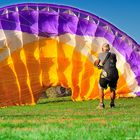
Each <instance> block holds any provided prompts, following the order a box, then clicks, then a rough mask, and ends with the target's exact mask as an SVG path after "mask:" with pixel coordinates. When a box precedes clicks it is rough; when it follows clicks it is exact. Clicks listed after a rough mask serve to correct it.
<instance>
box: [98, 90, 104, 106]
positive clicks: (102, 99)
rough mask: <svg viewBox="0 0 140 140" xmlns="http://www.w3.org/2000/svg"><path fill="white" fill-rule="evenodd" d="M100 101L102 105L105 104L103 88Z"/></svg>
mask: <svg viewBox="0 0 140 140" xmlns="http://www.w3.org/2000/svg"><path fill="white" fill-rule="evenodd" d="M99 100H100V103H102V104H104V89H103V88H101V90H100V93H99Z"/></svg>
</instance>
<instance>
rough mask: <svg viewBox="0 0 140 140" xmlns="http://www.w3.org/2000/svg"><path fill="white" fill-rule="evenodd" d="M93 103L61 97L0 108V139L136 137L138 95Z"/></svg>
mask: <svg viewBox="0 0 140 140" xmlns="http://www.w3.org/2000/svg"><path fill="white" fill-rule="evenodd" d="M97 104H98V101H97V100H94V101H83V102H72V101H71V100H70V97H65V98H64V97H63V98H55V99H43V100H40V101H39V103H38V104H37V105H36V106H22V107H21V106H16V107H8V108H3V109H0V140H140V98H128V99H126V98H122V99H117V100H116V108H113V109H110V108H109V100H106V101H105V104H106V108H105V109H104V110H97V109H96V106H97Z"/></svg>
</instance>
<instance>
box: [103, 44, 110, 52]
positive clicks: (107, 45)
mask: <svg viewBox="0 0 140 140" xmlns="http://www.w3.org/2000/svg"><path fill="white" fill-rule="evenodd" d="M102 51H103V52H109V51H110V46H109V44H104V45H103V47H102Z"/></svg>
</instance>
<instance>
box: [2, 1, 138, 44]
mask: <svg viewBox="0 0 140 140" xmlns="http://www.w3.org/2000/svg"><path fill="white" fill-rule="evenodd" d="M27 2H28V3H33V2H36V3H51V4H58V5H66V6H72V7H75V8H78V9H81V10H84V11H88V12H90V13H93V14H95V15H97V16H98V17H101V18H103V19H105V20H106V21H108V22H110V23H112V24H113V25H115V26H116V27H117V28H119V29H120V30H122V31H123V32H125V33H126V34H127V35H129V36H130V37H132V38H133V39H134V40H135V41H136V42H137V43H138V44H140V0H0V7H4V6H7V5H12V4H16V3H27Z"/></svg>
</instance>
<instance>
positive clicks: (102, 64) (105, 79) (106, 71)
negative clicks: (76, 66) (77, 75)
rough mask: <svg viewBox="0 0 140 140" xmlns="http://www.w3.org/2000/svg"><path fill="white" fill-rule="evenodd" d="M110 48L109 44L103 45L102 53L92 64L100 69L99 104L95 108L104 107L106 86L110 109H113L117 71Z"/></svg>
mask: <svg viewBox="0 0 140 140" xmlns="http://www.w3.org/2000/svg"><path fill="white" fill-rule="evenodd" d="M109 51H110V46H109V44H105V45H103V47H102V53H99V56H98V59H97V60H96V61H95V62H94V65H95V66H97V67H98V68H99V69H102V72H101V74H100V79H99V85H100V93H99V100H100V103H99V105H98V107H97V108H99V109H102V108H104V107H105V105H104V90H105V89H107V86H109V87H110V91H111V95H110V98H111V102H110V107H111V108H112V107H115V103H114V100H115V95H116V93H115V90H116V87H117V81H118V78H119V76H118V70H117V68H116V62H117V59H116V55H115V54H114V53H111V52H109Z"/></svg>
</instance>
